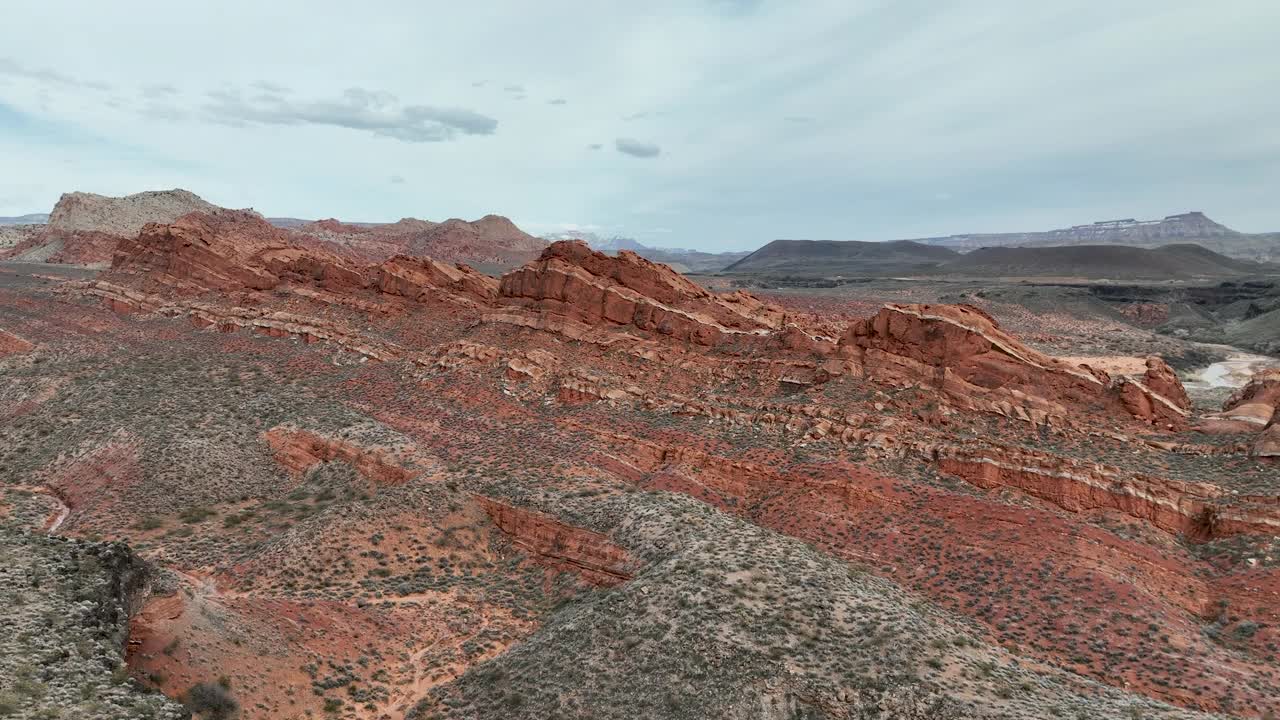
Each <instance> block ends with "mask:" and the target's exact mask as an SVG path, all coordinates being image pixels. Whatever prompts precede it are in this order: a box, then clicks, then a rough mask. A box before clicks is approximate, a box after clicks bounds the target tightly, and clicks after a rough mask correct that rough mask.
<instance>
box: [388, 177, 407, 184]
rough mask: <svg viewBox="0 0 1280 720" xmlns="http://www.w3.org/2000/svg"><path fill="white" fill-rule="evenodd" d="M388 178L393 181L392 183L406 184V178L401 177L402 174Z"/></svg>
mask: <svg viewBox="0 0 1280 720" xmlns="http://www.w3.org/2000/svg"><path fill="white" fill-rule="evenodd" d="M387 179H388V180H389V181H390V182H391V184H392V185H403V184H404V178H403V177H401V176H400V175H392V176H391V177H390V178H387Z"/></svg>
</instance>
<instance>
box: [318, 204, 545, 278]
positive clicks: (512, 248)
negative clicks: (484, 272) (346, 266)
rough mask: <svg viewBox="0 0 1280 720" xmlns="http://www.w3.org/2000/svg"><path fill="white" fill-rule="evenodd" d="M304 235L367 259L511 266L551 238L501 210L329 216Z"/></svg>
mask: <svg viewBox="0 0 1280 720" xmlns="http://www.w3.org/2000/svg"><path fill="white" fill-rule="evenodd" d="M298 235H299V236H300V237H301V238H305V240H306V243H307V244H312V245H318V246H320V247H323V248H325V249H328V250H330V251H332V252H334V253H336V254H338V255H342V256H343V257H346V258H348V259H351V260H355V261H357V262H364V263H370V262H380V261H382V260H386V259H389V258H391V257H394V256H396V255H411V256H414V257H419V256H428V257H432V258H435V259H436V260H439V261H444V262H468V263H485V264H490V265H498V266H504V267H510V266H515V265H520V264H522V263H526V262H529V261H530V260H533V259H534V258H536V257H537V256H538V253H539V252H541V250H542V249H543V248H544V247H546V244H547V243H546V241H545V240H542V239H540V238H536V237H534V236H532V235H529V234H528V233H526V232H524V231H523V230H521V229H520V228H518V227H516V225H515V224H514V223H512V222H511V221H510V220H508V219H507V218H505V217H502V216H500V215H486V216H484V217H482V218H480V219H479V220H473V221H471V222H468V221H466V220H459V219H456V218H453V219H449V220H445V221H444V222H440V223H436V222H431V221H429V220H419V219H417V218H404V219H403V220H400V221H398V222H394V223H386V224H358V225H357V224H351V223H342V222H339V221H337V220H333V219H329V220H320V221H317V222H314V223H308V224H306V225H303V226H302V227H300V228H298Z"/></svg>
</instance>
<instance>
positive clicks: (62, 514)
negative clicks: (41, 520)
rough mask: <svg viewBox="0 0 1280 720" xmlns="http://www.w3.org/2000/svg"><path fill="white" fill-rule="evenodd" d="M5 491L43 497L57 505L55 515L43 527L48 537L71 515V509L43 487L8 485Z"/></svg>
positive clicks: (48, 489) (49, 489)
mask: <svg viewBox="0 0 1280 720" xmlns="http://www.w3.org/2000/svg"><path fill="white" fill-rule="evenodd" d="M6 489H8V490H16V491H18V492H29V493H31V494H33V495H44V496H45V497H47V498H50V499H52V500H53V501H54V503H56V504H57V507H58V511H57V513H56V514H55V515H53V516H51V517H50V518H49V519H48V520H46V521H45V525H44V531H45V532H46V533H49V534H50V535H52V534H53V533H55V532H57V531H58V528H60V527H62V524H63V523H64V522H66V521H67V517H68V516H70V515H71V507H70V506H69V505H67V504H66V503H65V502H63V501H62V498H61V497H58V494H57V493H56V492H54V491H53V490H52V489H51V488H48V487H45V486H44V485H10V486H8V487H7V488H6Z"/></svg>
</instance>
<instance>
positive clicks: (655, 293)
mask: <svg viewBox="0 0 1280 720" xmlns="http://www.w3.org/2000/svg"><path fill="white" fill-rule="evenodd" d="M499 292H500V294H501V297H502V299H503V300H504V301H505V302H508V303H511V304H516V305H520V306H523V307H526V308H528V309H530V310H534V311H537V312H540V313H544V314H548V315H558V316H563V317H566V318H569V319H570V320H574V321H577V322H580V323H584V324H586V325H591V326H597V325H612V326H628V325H632V326H635V327H636V328H639V329H641V330H645V331H648V332H652V333H655V334H658V335H666V336H670V337H673V338H675V339H677V340H682V341H687V342H692V343H694V344H697V345H706V346H710V345H715V344H717V343H719V342H720V341H721V340H722V339H724V338H725V337H726V336H730V335H734V334H757V335H763V334H768V333H769V332H771V331H773V330H778V329H780V328H781V327H782V326H783V321H784V315H783V312H782V310H781V309H780V308H777V307H775V306H773V305H768V304H766V303H764V302H761V301H760V300H758V299H756V298H754V297H752V296H751V295H748V294H746V293H743V292H735V293H731V294H728V295H723V296H722V295H716V294H713V293H711V292H708V291H707V290H705V289H703V288H702V287H700V286H698V285H696V284H695V283H693V282H692V281H690V280H688V279H687V278H685V277H683V276H681V275H680V274H678V273H676V272H675V271H674V270H672V269H671V268H669V267H667V266H666V265H660V264H658V263H654V262H650V261H649V260H646V259H644V258H642V257H640V256H639V255H636V254H635V253H631V252H625V251H624V252H622V253H619V254H618V256H617V257H610V256H608V255H604V254H603V253H599V252H596V251H594V250H592V249H591V248H589V247H587V245H586V244H585V243H582V242H577V241H560V242H556V243H553V244H552V245H551V246H550V247H548V248H547V249H546V250H545V251H544V252H543V253H542V256H541V257H540V258H539V259H538V261H537V262H535V263H532V264H530V265H526V266H524V267H522V268H519V269H517V270H513V271H512V272H509V273H507V274H506V275H504V276H503V277H502V283H501V286H500V289H499Z"/></svg>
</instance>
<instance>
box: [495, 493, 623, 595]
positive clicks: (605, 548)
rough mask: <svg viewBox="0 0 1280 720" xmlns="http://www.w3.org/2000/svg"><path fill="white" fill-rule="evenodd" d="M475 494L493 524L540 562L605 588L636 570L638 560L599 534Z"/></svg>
mask: <svg viewBox="0 0 1280 720" xmlns="http://www.w3.org/2000/svg"><path fill="white" fill-rule="evenodd" d="M475 497H476V500H477V501H478V502H479V503H480V504H481V506H483V507H484V509H485V511H486V512H487V513H488V514H489V518H490V519H491V520H493V524H494V525H497V526H498V529H500V530H502V532H504V533H506V534H507V535H508V536H510V538H511V541H512V542H513V543H515V545H516V546H517V547H519V548H521V549H522V550H524V551H526V552H528V553H529V554H530V555H532V556H533V558H534V559H535V560H536V561H537V562H539V563H542V564H544V565H547V566H549V567H552V568H555V569H558V570H568V571H570V572H573V573H576V574H577V575H579V576H581V577H582V579H584V580H586V581H587V582H589V583H591V584H593V585H600V586H605V587H609V586H613V585H618V584H620V583H623V582H626V581H627V580H630V579H631V576H632V574H633V572H634V571H635V569H636V565H637V563H636V561H635V560H634V559H633V558H632V557H631V556H630V555H629V554H628V553H627V551H626V550H625V549H623V548H621V547H619V546H618V545H616V544H614V543H613V542H611V541H610V540H609V538H607V537H605V536H604V535H602V534H600V533H597V532H592V531H590V530H585V529H583V528H579V527H573V526H572V525H566V524H565V523H562V522H560V521H558V520H556V519H555V518H552V517H549V516H547V515H543V514H542V513H539V512H534V511H532V510H525V509H523V508H518V507H514V506H512V505H508V504H506V503H503V502H499V501H497V500H493V499H491V498H487V497H482V496H479V495H477V496H475Z"/></svg>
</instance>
